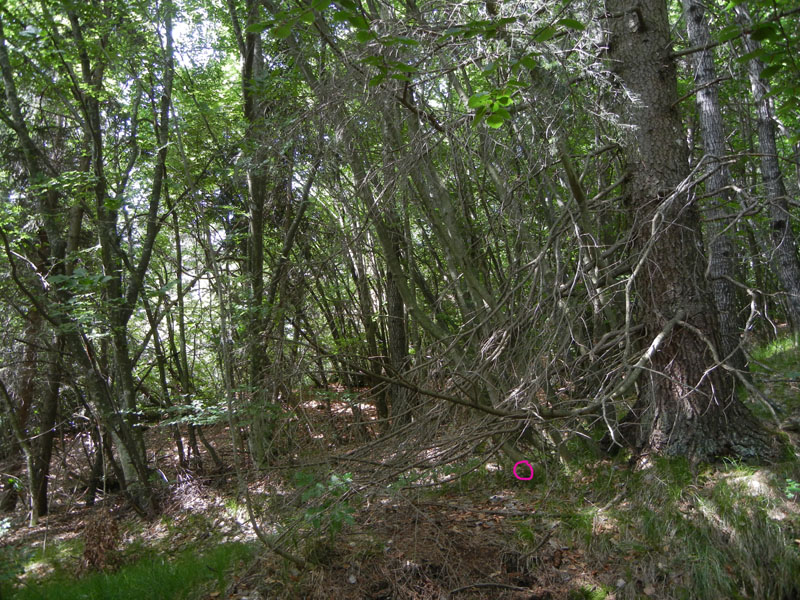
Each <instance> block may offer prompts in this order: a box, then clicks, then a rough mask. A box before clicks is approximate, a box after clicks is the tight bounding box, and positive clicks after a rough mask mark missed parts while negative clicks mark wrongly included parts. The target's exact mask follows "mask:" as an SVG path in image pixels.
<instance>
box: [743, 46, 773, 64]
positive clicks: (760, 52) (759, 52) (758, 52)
mask: <svg viewBox="0 0 800 600" xmlns="http://www.w3.org/2000/svg"><path fill="white" fill-rule="evenodd" d="M766 54H767V51H766V50H765V49H764V48H757V49H755V50H753V51H752V52H748V53H747V54H742V55H741V56H739V57H738V58H737V59H736V62H740V63H746V62H747V61H749V60H753V59H754V58H764V56H765V55H766Z"/></svg>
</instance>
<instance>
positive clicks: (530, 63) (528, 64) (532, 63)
mask: <svg viewBox="0 0 800 600" xmlns="http://www.w3.org/2000/svg"><path fill="white" fill-rule="evenodd" d="M519 64H521V65H522V66H523V67H525V68H526V69H529V70H531V71H532V70H533V69H535V68H536V60H535V59H534V58H533V57H532V56H531V55H527V56H523V57H522V58H520V59H519Z"/></svg>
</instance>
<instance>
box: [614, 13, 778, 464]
mask: <svg viewBox="0 0 800 600" xmlns="http://www.w3.org/2000/svg"><path fill="white" fill-rule="evenodd" d="M608 9H609V12H608V17H607V19H608V26H609V29H610V34H611V37H610V42H609V46H610V47H609V59H610V61H611V65H612V70H613V71H614V72H615V73H616V75H617V77H618V80H619V82H620V84H621V87H622V90H623V91H624V95H625V99H626V100H625V101H624V102H623V104H622V109H621V111H620V112H621V115H620V116H621V119H622V122H623V123H626V124H629V125H630V129H629V132H630V133H629V134H628V139H627V140H625V144H624V145H625V147H626V152H627V157H628V163H629V165H630V168H631V170H632V175H631V178H630V180H629V183H628V186H627V190H626V191H627V202H628V209H629V211H630V213H631V217H632V223H633V227H634V231H633V235H634V239H635V243H636V247H637V249H638V252H639V256H638V257H637V264H636V267H635V270H634V274H633V276H634V277H635V278H636V280H635V283H636V293H637V296H638V298H637V299H638V303H639V310H640V311H641V319H642V321H643V324H644V327H645V332H646V337H647V339H653V338H655V337H656V336H658V335H659V334H660V333H661V332H663V331H667V332H668V333H667V334H666V335H665V339H664V340H663V341H662V343H661V346H660V349H659V350H658V351H656V352H654V353H653V355H652V359H651V368H650V369H649V370H648V371H647V372H646V373H645V374H644V376H643V377H641V378H640V380H639V386H640V387H639V395H638V401H637V404H636V407H635V409H634V411H633V414H634V415H636V417H637V418H638V419H639V422H638V423H636V424H635V427H634V428H633V429H634V432H635V436H634V439H633V440H632V441H633V443H634V446H635V449H636V450H637V452H638V455H639V457H640V459H641V460H646V457H647V455H649V454H663V455H678V456H687V457H689V458H690V459H692V460H709V459H714V458H717V457H720V456H725V455H737V456H741V457H744V458H772V457H775V456H776V453H775V449H774V448H773V447H772V446H771V445H770V442H769V436H768V434H767V433H766V432H765V431H764V429H763V428H762V427H761V426H760V425H759V424H758V423H757V421H756V420H755V419H754V418H753V417H752V415H751V414H750V413H749V411H748V410H747V409H746V408H745V407H744V406H743V405H742V404H741V403H740V402H739V400H738V399H737V397H736V390H735V387H734V381H733V378H732V376H731V375H730V374H729V373H728V372H727V371H725V370H724V369H723V368H721V367H720V366H719V365H717V364H716V362H715V358H714V355H715V353H716V351H717V347H718V346H719V339H718V333H717V332H718V330H719V321H718V318H717V313H716V310H715V307H714V304H713V299H712V297H711V294H710V291H709V290H708V286H707V281H706V279H705V275H704V271H705V262H706V259H705V256H704V253H703V245H702V239H701V236H700V231H699V227H698V223H699V219H698V211H697V207H696V205H695V203H694V198H693V194H692V187H691V186H690V185H687V183H686V180H687V178H688V175H689V166H688V152H687V148H686V142H685V138H684V134H683V129H682V122H681V118H680V115H679V113H678V111H677V108H676V106H677V100H678V94H677V77H676V71H675V64H674V62H673V60H672V59H671V58H670V56H669V53H670V49H671V45H672V44H671V40H670V29H669V21H668V14H667V6H666V3H665V2H664V1H663V0H642V2H640V3H639V4H638V5H637V7H636V8H631V6H630V4H629V3H628V2H626V1H625V0H613V1H610V2H609V4H608ZM679 317H682V318H679ZM676 318H678V322H677V324H676V326H674V327H672V326H670V324H671V321H672V320H673V319H676ZM629 441H630V440H629Z"/></svg>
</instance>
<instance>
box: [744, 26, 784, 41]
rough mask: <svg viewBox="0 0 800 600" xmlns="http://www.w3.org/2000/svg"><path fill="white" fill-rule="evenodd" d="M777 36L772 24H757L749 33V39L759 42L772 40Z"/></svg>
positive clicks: (776, 29) (775, 28) (775, 27)
mask: <svg viewBox="0 0 800 600" xmlns="http://www.w3.org/2000/svg"><path fill="white" fill-rule="evenodd" d="M777 35H778V28H777V26H776V25H775V24H774V23H759V24H758V25H756V26H755V27H753V30H752V31H751V32H750V38H751V39H753V40H755V41H757V42H760V41H763V40H766V39H770V38H774V37H776V36H777Z"/></svg>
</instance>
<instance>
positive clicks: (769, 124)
mask: <svg viewBox="0 0 800 600" xmlns="http://www.w3.org/2000/svg"><path fill="white" fill-rule="evenodd" d="M735 10H736V18H737V20H738V21H739V22H740V23H741V24H742V25H743V26H745V27H749V26H750V25H751V24H752V23H751V21H750V15H749V13H748V12H747V7H746V6H745V5H743V4H741V5H737V6H736V9H735ZM742 39H743V41H744V45H745V50H746V51H747V53H748V54H749V53H751V52H754V51H756V50H758V49H759V48H760V47H761V45H760V44H759V43H758V42H756V41H755V40H753V39H752V38H751V37H750V36H749V35H744V36H743V38H742ZM763 70H764V63H763V62H761V60H759V59H758V58H751V59H750V60H749V61H747V73H748V75H749V76H750V87H751V89H752V91H753V99H754V100H755V101H756V114H757V115H758V124H757V129H758V146H759V150H760V154H761V177H762V179H763V180H764V187H765V189H766V194H767V203H768V205H769V220H770V239H771V241H772V263H773V268H774V269H775V274H776V275H777V277H778V281H779V282H780V284H781V287H782V288H783V291H784V292H785V293H786V310H787V316H788V317H789V323H790V324H791V326H792V331H794V333H795V335H798V334H800V260H798V257H797V243H796V241H795V237H794V232H793V231H792V222H791V216H790V214H789V196H788V194H787V193H786V185H785V184H784V181H783V173H782V172H781V167H780V164H779V163H778V146H777V144H776V142H775V119H774V118H773V115H772V106H771V105H770V99H769V97H768V96H767V93H768V91H769V88H768V86H767V83H766V82H765V81H764V80H762V79H761V72H762V71H763Z"/></svg>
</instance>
